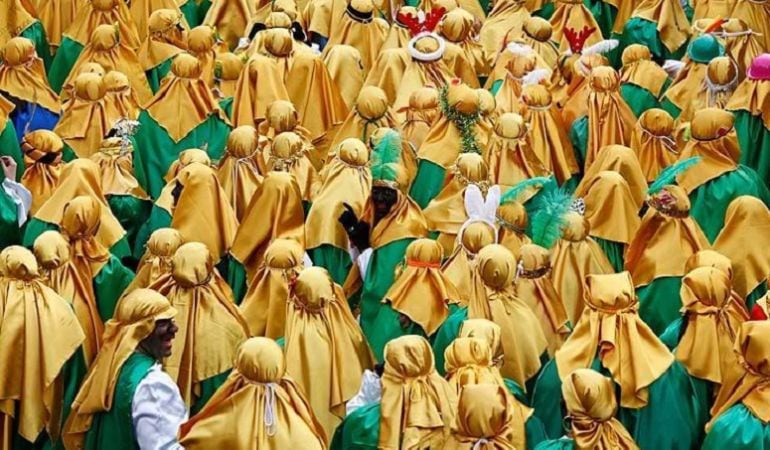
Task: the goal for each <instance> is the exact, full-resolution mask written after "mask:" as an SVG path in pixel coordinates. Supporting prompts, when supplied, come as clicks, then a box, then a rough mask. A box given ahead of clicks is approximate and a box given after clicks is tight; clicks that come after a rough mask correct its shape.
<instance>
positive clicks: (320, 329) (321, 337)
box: [284, 267, 374, 436]
mask: <svg viewBox="0 0 770 450" xmlns="http://www.w3.org/2000/svg"><path fill="white" fill-rule="evenodd" d="M286 314H287V316H286V335H285V336H286V338H285V345H284V352H285V354H286V373H287V374H288V375H289V376H291V377H292V378H294V379H295V380H297V384H298V385H299V386H300V388H302V390H303V391H304V392H305V393H306V394H307V398H308V402H309V403H310V406H311V407H312V408H313V411H314V412H315V413H316V417H317V418H318V421H319V422H320V423H321V425H322V426H323V427H324V430H325V431H326V434H327V436H331V435H333V434H334V429H335V428H336V427H337V425H339V423H340V422H341V421H342V419H343V418H344V416H345V403H346V402H347V401H348V400H350V399H351V398H353V396H355V395H356V394H357V393H358V390H359V388H360V387H361V376H362V375H363V373H364V370H366V369H370V368H371V367H372V366H373V364H374V358H373V357H372V353H371V352H370V351H369V346H368V345H367V343H366V338H365V337H364V335H363V333H362V332H361V328H360V327H359V326H358V323H357V322H356V320H355V318H353V314H352V313H351V312H350V309H349V307H348V303H347V299H346V298H345V294H344V293H343V292H342V288H341V287H340V286H338V285H336V284H334V282H333V281H332V279H331V278H330V277H329V273H328V272H327V271H326V269H323V268H321V267H309V268H307V269H305V270H303V271H302V272H301V273H300V274H299V276H298V277H297V278H296V280H295V282H294V284H293V286H292V288H291V293H290V295H289V303H288V308H287V313H286ZM310 348H312V352H308V349H310Z"/></svg>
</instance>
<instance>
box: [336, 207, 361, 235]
mask: <svg viewBox="0 0 770 450" xmlns="http://www.w3.org/2000/svg"><path fill="white" fill-rule="evenodd" d="M342 206H343V207H344V208H345V211H343V212H342V214H340V217H339V218H338V219H337V221H339V223H341V224H342V226H343V227H344V228H345V231H347V232H348V233H350V230H352V229H353V228H354V227H355V226H356V225H358V217H356V213H355V211H353V207H352V206H350V205H348V204H347V203H343V204H342Z"/></svg>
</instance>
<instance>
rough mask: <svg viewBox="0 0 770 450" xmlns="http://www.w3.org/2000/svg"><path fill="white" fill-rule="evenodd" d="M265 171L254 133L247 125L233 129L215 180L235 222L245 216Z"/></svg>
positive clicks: (255, 131)
mask: <svg viewBox="0 0 770 450" xmlns="http://www.w3.org/2000/svg"><path fill="white" fill-rule="evenodd" d="M265 171H266V167H265V161H264V159H263V157H262V153H261V152H260V148H259V133H258V132H257V129H256V128H254V127H252V126H251V125H242V126H240V127H237V128H235V129H233V131H231V132H230V135H229V136H228V137H227V146H226V147H225V154H224V156H223V157H222V159H221V160H219V168H218V169H217V178H219V183H220V184H221V185H222V189H223V190H224V191H225V194H226V195H227V198H228V199H229V201H230V205H231V206H232V207H233V209H234V210H235V215H236V216H237V217H238V219H239V220H240V219H243V217H244V215H245V214H246V208H247V207H248V206H249V202H250V201H251V198H252V197H253V196H254V193H255V192H256V191H257V189H258V188H259V185H260V184H261V183H262V175H263V174H264V172H265Z"/></svg>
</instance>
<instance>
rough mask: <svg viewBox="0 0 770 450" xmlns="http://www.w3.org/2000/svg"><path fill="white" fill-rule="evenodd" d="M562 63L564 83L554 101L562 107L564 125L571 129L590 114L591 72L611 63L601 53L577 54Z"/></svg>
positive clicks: (556, 92) (555, 93) (564, 59)
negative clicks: (576, 122)
mask: <svg viewBox="0 0 770 450" xmlns="http://www.w3.org/2000/svg"><path fill="white" fill-rule="evenodd" d="M560 61H561V63H560V67H561V72H562V77H563V79H564V82H563V85H562V86H561V89H559V90H557V91H555V92H554V100H556V104H557V105H558V106H559V107H561V113H562V118H563V119H564V124H565V125H566V126H567V127H568V128H571V127H572V125H573V124H574V123H575V121H577V120H578V119H580V118H581V117H583V116H586V115H587V114H588V108H589V103H588V96H589V94H590V93H591V87H590V77H591V71H593V69H596V68H599V67H609V66H610V63H609V60H608V59H607V58H606V57H605V56H604V55H602V54H601V53H591V54H586V55H582V54H576V55H571V56H568V57H566V58H563V59H562V60H560ZM611 84H612V83H610V85H611Z"/></svg>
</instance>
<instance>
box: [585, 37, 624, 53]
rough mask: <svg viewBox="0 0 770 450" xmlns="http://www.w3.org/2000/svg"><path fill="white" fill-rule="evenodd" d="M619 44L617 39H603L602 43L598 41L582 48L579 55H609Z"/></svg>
mask: <svg viewBox="0 0 770 450" xmlns="http://www.w3.org/2000/svg"><path fill="white" fill-rule="evenodd" d="M619 44H620V43H619V42H618V40H617V39H605V40H603V41H599V42H597V43H596V44H594V45H592V46H590V47H588V48H584V49H583V51H582V52H581V54H582V55H583V56H588V55H593V54H596V53H602V54H603V53H609V52H611V51H612V50H615V49H616V48H617V47H618V45H619Z"/></svg>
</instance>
